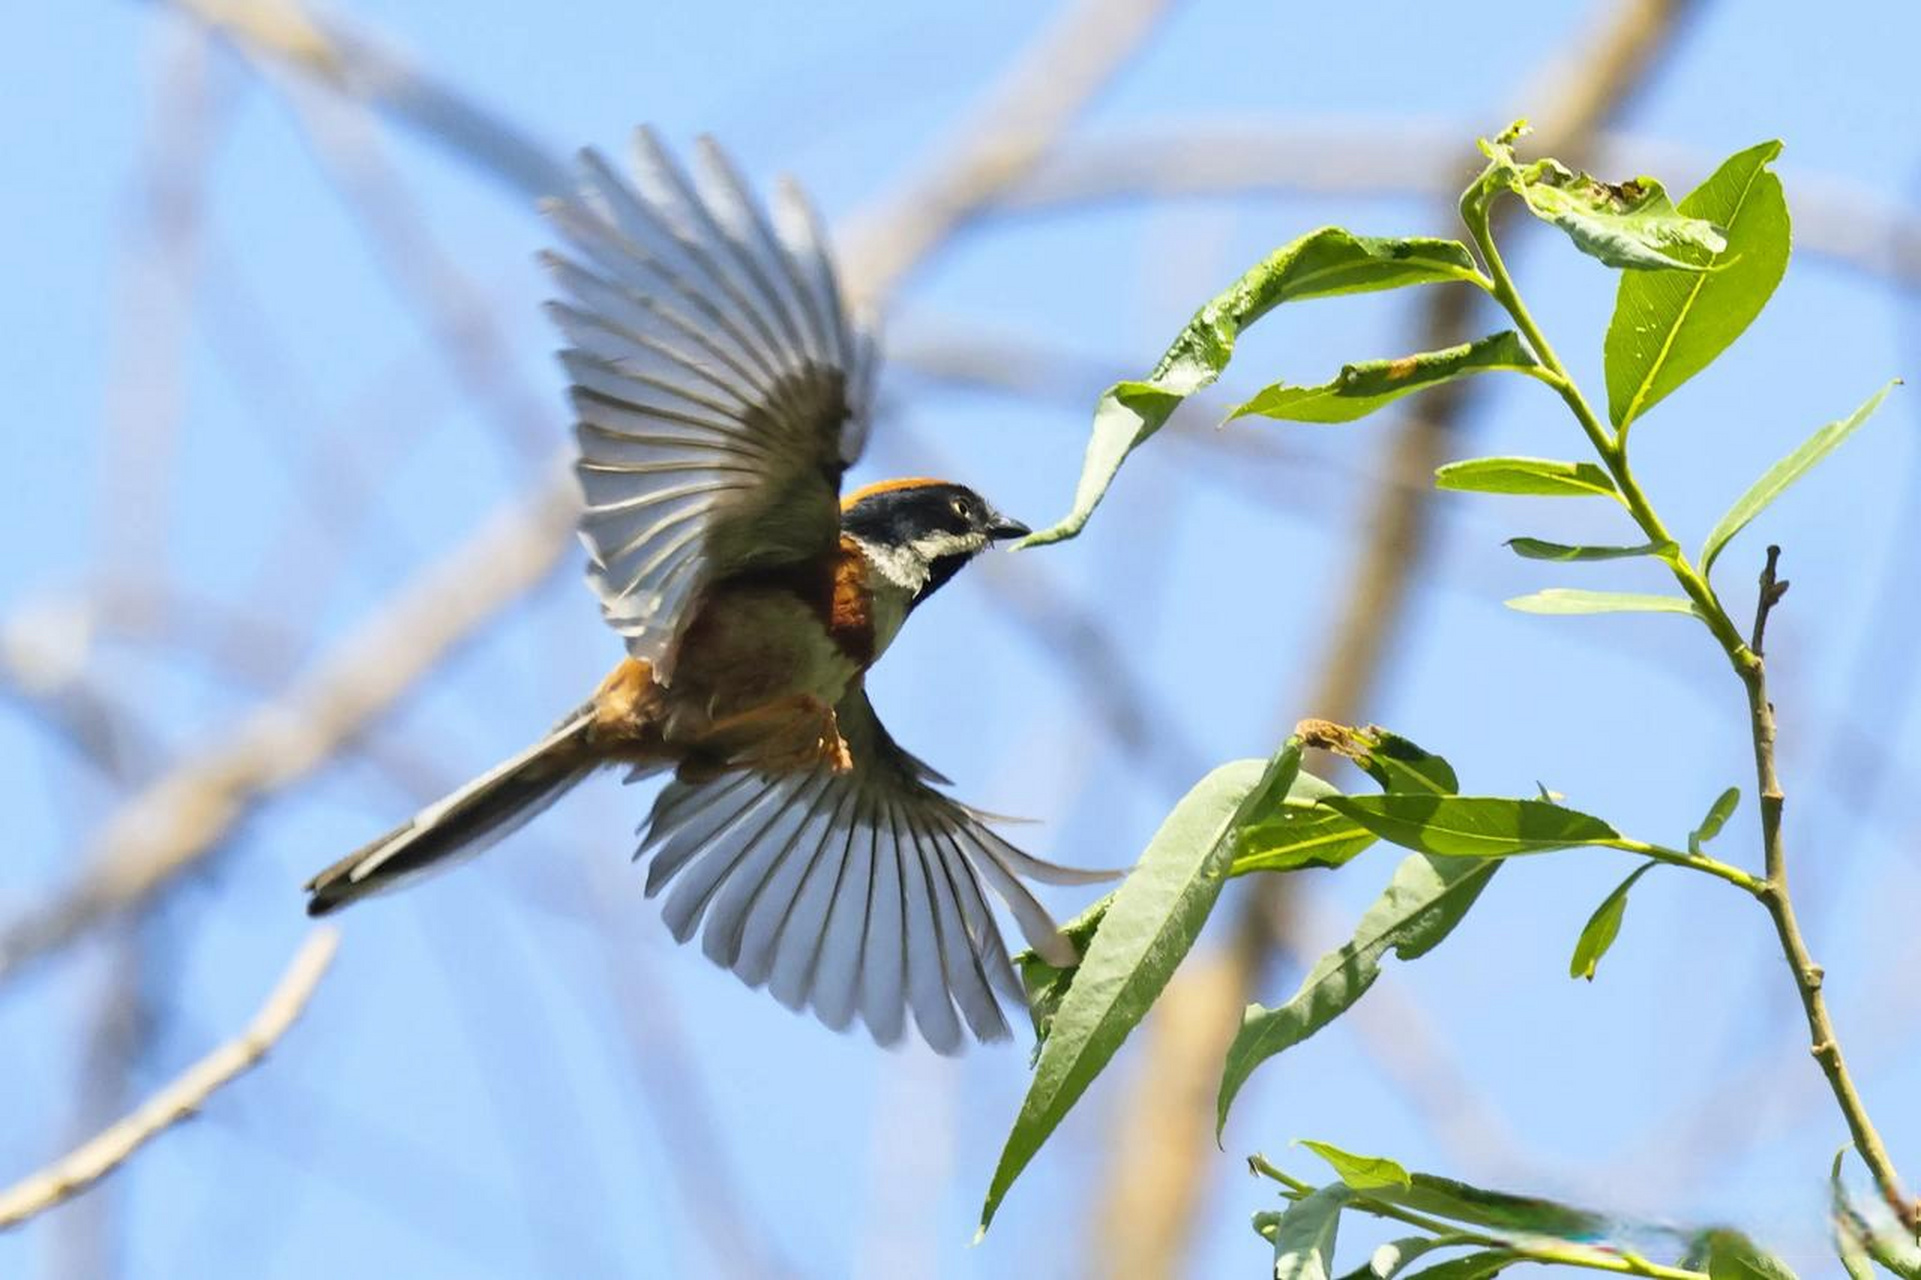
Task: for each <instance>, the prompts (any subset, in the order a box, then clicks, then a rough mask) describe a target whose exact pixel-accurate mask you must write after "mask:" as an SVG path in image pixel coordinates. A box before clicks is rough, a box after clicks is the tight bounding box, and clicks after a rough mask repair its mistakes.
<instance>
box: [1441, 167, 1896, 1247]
mask: <svg viewBox="0 0 1921 1280" xmlns="http://www.w3.org/2000/svg"><path fill="white" fill-rule="evenodd" d="M1462 212H1463V215H1464V216H1465V218H1466V221H1467V224H1468V228H1469V230H1470V231H1471V232H1472V233H1473V236H1474V242H1475V244H1476V245H1478V246H1479V248H1480V250H1481V255H1482V258H1483V260H1484V261H1485V262H1486V263H1487V268H1488V275H1489V277H1490V278H1491V279H1492V280H1493V282H1494V288H1493V290H1492V294H1493V297H1494V300H1495V301H1496V302H1498V303H1500V304H1501V307H1502V308H1503V309H1504V310H1505V311H1506V312H1507V313H1508V315H1509V316H1511V317H1513V319H1514V323H1515V326H1516V327H1517V328H1519V329H1520V331H1521V334H1522V336H1523V337H1525V338H1526V339H1527V341H1528V345H1529V346H1531V347H1532V348H1533V349H1534V354H1535V357H1536V358H1537V359H1539V360H1540V362H1541V366H1542V369H1543V370H1544V375H1543V376H1542V377H1541V381H1543V382H1546V383H1547V384H1548V385H1549V386H1552V387H1553V388H1554V389H1555V391H1556V392H1558V393H1559V394H1560V397H1561V399H1562V400H1563V401H1564V402H1566V404H1567V406H1568V409H1569V410H1570V411H1571V412H1572V413H1573V414H1574V417H1575V420H1576V421H1577V422H1579V423H1580V424H1581V430H1582V431H1583V432H1585V433H1586V434H1587V438H1588V442H1589V443H1590V444H1591V445H1593V446H1594V451H1595V453H1596V454H1597V455H1599V457H1600V459H1601V462H1602V463H1603V465H1605V466H1606V467H1607V470H1608V474H1609V475H1611V476H1612V477H1613V478H1614V483H1615V485H1616V487H1617V488H1619V490H1620V492H1621V499H1622V501H1623V503H1624V504H1625V505H1626V506H1627V509H1628V512H1629V514H1630V515H1632V516H1633V517H1634V521H1635V523H1636V524H1638V525H1639V526H1640V527H1641V530H1642V532H1643V533H1645V534H1646V535H1647V537H1648V540H1649V541H1651V542H1669V543H1671V542H1673V541H1674V539H1673V538H1672V537H1670V536H1669V534H1668V531H1667V526H1666V525H1665V524H1663V523H1662V521H1661V518H1660V516H1659V515H1658V514H1656V512H1655V510H1654V507H1653V506H1652V504H1650V503H1649V502H1648V499H1647V495H1646V494H1645V493H1643V492H1642V491H1641V487H1640V484H1639V483H1638V482H1637V481H1636V480H1635V478H1634V473H1633V471H1632V469H1631V468H1630V467H1629V466H1628V459H1627V444H1626V441H1625V439H1624V438H1623V437H1621V436H1620V435H1617V434H1616V433H1615V432H1613V431H1612V430H1610V429H1609V428H1608V427H1607V426H1606V425H1605V424H1604V423H1603V422H1602V421H1601V419H1600V417H1599V416H1598V415H1597V414H1596V413H1595V412H1594V409H1593V407H1592V406H1590V405H1589V404H1588V402H1587V397H1586V396H1584V395H1582V394H1581V389H1580V388H1579V387H1578V386H1576V385H1575V383H1574V379H1573V378H1571V377H1569V376H1568V372H1567V368H1566V366H1564V365H1563V364H1562V363H1561V359H1560V357H1559V356H1557V355H1555V353H1554V348H1553V347H1552V346H1551V345H1550V344H1549V343H1548V340H1547V336H1546V335H1545V334H1543V333H1542V332H1541V329H1540V326H1539V325H1537V324H1536V323H1535V322H1534V317H1533V315H1531V314H1530V313H1529V311H1528V309H1527V304H1526V303H1524V302H1522V300H1521V295H1520V293H1519V291H1518V290H1517V289H1516V288H1515V287H1514V278H1513V277H1512V276H1511V275H1509V274H1508V270H1507V264H1506V263H1505V262H1503V261H1502V259H1501V253H1500V250H1499V248H1497V247H1496V245H1495V243H1494V237H1493V233H1492V231H1491V230H1490V223H1489V220H1488V218H1487V217H1486V216H1485V211H1484V210H1472V209H1470V207H1469V206H1468V204H1467V203H1466V202H1463V206H1462ZM1779 556H1780V548H1778V547H1769V548H1768V560H1767V567H1766V568H1765V569H1764V570H1763V571H1762V574H1761V597H1760V601H1759V603H1758V605H1757V606H1756V608H1755V617H1754V630H1753V634H1752V638H1751V640H1750V639H1744V638H1743V637H1742V635H1741V631H1740V628H1738V627H1737V626H1736V625H1735V624H1734V620H1733V619H1732V618H1730V617H1729V616H1728V612H1727V610H1726V609H1724V608H1723V607H1722V606H1721V601H1720V599H1719V598H1718V597H1717V596H1716V595H1715V594H1714V589H1713V588H1712V587H1711V586H1710V585H1709V584H1708V581H1707V578H1706V577H1705V576H1704V575H1703V574H1702V573H1701V572H1700V571H1699V570H1697V569H1696V568H1695V567H1694V565H1693V563H1692V562H1691V561H1690V560H1689V559H1688V558H1687V556H1686V555H1684V554H1682V553H1680V552H1678V551H1677V552H1676V553H1675V554H1674V555H1672V556H1669V557H1664V558H1665V559H1666V561H1667V565H1668V568H1669V570H1670V571H1671V572H1672V573H1673V574H1674V580H1675V581H1676V582H1677V583H1678V584H1679V585H1680V587H1681V590H1682V591H1683V592H1685V593H1686V594H1687V597H1688V599H1689V600H1691V601H1693V603H1694V606H1695V610H1696V612H1697V613H1698V614H1699V615H1700V617H1701V619H1702V620H1703V621H1704V622H1706V623H1707V626H1708V630H1709V631H1711V632H1713V634H1714V638H1715V640H1716V641H1718V642H1719V643H1720V646H1721V650H1722V652H1723V653H1725V654H1726V655H1727V658H1728V661H1729V663H1730V664H1732V665H1733V667H1734V673H1735V675H1737V676H1738V677H1740V680H1741V683H1742V685H1743V686H1744V687H1745V688H1746V690H1747V698H1748V718H1749V722H1750V727H1751V733H1752V737H1753V740H1754V771H1755V780H1756V782H1757V783H1758V784H1759V787H1760V792H1761V797H1760V800H1761V847H1762V855H1763V865H1764V867H1765V870H1766V878H1765V879H1764V880H1762V881H1760V882H1759V883H1758V885H1757V884H1756V882H1755V881H1754V879H1753V877H1751V876H1745V875H1744V879H1745V880H1746V883H1743V882H1742V881H1738V880H1737V881H1734V883H1737V884H1741V885H1742V887H1743V888H1746V889H1748V891H1749V892H1750V893H1753V894H1754V896H1755V897H1756V898H1758V899H1759V900H1760V902H1761V903H1762V905H1763V906H1765V907H1766V908H1767V912H1768V915H1769V917H1770V918H1771V919H1772V920H1773V921H1774V930H1775V933H1776V934H1777V935H1778V936H1779V938H1780V941H1781V952H1782V954H1783V955H1784V956H1785V957H1786V958H1787V961H1788V967H1789V969H1790V970H1792V971H1793V974H1794V983H1795V988H1796V990H1797V991H1798V992H1799V993H1800V996H1801V1008H1802V1010H1803V1012H1805V1013H1806V1015H1807V1021H1808V1037H1809V1051H1810V1052H1811V1053H1812V1054H1813V1055H1814V1060H1815V1061H1816V1062H1817V1063H1819V1064H1820V1067H1821V1071H1822V1073H1823V1074H1824V1075H1826V1076H1827V1079H1828V1087H1829V1089H1830V1090H1831V1091H1832V1092H1833V1094H1834V1100H1835V1102H1836V1104H1837V1105H1839V1107H1840V1109H1841V1115H1842V1118H1843V1119H1844V1120H1845V1121H1846V1122H1847V1126H1848V1133H1849V1135H1850V1136H1851V1137H1852V1138H1853V1140H1854V1147H1855V1150H1856V1151H1858V1152H1859V1153H1860V1155H1861V1159H1862V1161H1863V1162H1864V1163H1866V1165H1867V1166H1868V1171H1869V1172H1870V1173H1871V1174H1872V1175H1873V1177H1874V1181H1875V1185H1876V1186H1877V1187H1878V1188H1879V1189H1880V1192H1881V1196H1882V1198H1883V1199H1884V1200H1886V1201H1887V1203H1888V1207H1889V1208H1890V1209H1892V1210H1893V1211H1894V1214H1895V1216H1896V1218H1898V1219H1899V1220H1900V1222H1901V1223H1902V1225H1903V1226H1904V1227H1906V1228H1907V1229H1908V1231H1909V1232H1911V1233H1915V1234H1917V1235H1921V1202H1916V1201H1912V1200H1910V1199H1908V1196H1907V1193H1906V1192H1904V1191H1903V1190H1902V1188H1901V1179H1900V1177H1899V1175H1897V1174H1896V1173H1895V1170H1894V1162H1893V1161H1892V1159H1890V1158H1889V1156H1888V1152H1887V1148H1886V1147H1885V1146H1884V1145H1883V1144H1882V1142H1881V1135H1880V1133H1879V1132H1878V1131H1877V1130H1876V1129H1875V1127H1874V1122H1873V1121H1872V1120H1870V1119H1869V1118H1868V1112H1867V1107H1866V1105H1865V1104H1864V1103H1863V1102H1862V1101H1861V1095H1860V1093H1859V1091H1858V1090H1856V1088H1855V1086H1854V1078H1853V1077H1852V1076H1851V1075H1850V1074H1849V1073H1848V1068H1847V1063H1846V1062H1845V1061H1844V1060H1843V1058H1842V1057H1841V1046H1840V1042H1839V1041H1838V1040H1837V1039H1836V1037H1835V1034H1834V1024H1833V1023H1832V1021H1830V1019H1829V1017H1828V1007H1827V1000H1826V998H1825V997H1824V996H1823V995H1822V994H1821V979H1822V969H1821V966H1820V965H1818V964H1816V963H1815V962H1814V957H1813V956H1812V955H1810V954H1809V952H1808V945H1807V940H1806V939H1805V938H1803V937H1802V936H1801V928H1800V925H1799V924H1798V923H1797V922H1796V920H1795V916H1794V904H1793V901H1792V900H1791V899H1790V897H1789V895H1788V871H1787V852H1786V849H1785V847H1784V845H1783V842H1782V839H1781V810H1782V806H1783V803H1784V797H1783V795H1782V792H1781V780H1780V777H1779V776H1778V775H1777V773H1776V772H1775V765H1774V706H1773V704H1772V703H1771V702H1770V701H1769V700H1768V687H1767V669H1766V666H1765V665H1764V663H1763V662H1762V659H1761V642H1762V637H1763V635H1764V633H1765V631H1766V628H1767V619H1768V612H1769V611H1770V610H1771V609H1772V608H1773V607H1774V605H1775V603H1776V602H1777V601H1779V600H1780V598H1781V594H1782V592H1784V591H1786V590H1787V584H1786V583H1783V582H1779V581H1777V580H1776V578H1775V575H1774V570H1775V564H1776V561H1777V560H1778V559H1779ZM1639 852H1644V853H1647V855H1648V856H1649V857H1660V854H1658V853H1655V852H1653V851H1651V850H1640V851H1639ZM1661 860H1662V861H1672V859H1668V858H1662V859H1661ZM1682 862H1683V864H1684V865H1689V866H1694V867H1696V868H1697V869H1698V870H1703V871H1710V873H1711V874H1719V872H1713V871H1711V869H1710V868H1708V867H1705V866H1701V865H1700V864H1699V863H1698V862H1696V861H1694V860H1693V859H1691V858H1686V859H1683V860H1682ZM1717 865H1718V864H1717ZM1721 878H1722V879H1732V878H1731V877H1729V876H1725V875H1724V876H1722V877H1721Z"/></svg>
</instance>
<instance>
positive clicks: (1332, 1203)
mask: <svg viewBox="0 0 1921 1280" xmlns="http://www.w3.org/2000/svg"><path fill="white" fill-rule="evenodd" d="M1350 1194H1351V1193H1350V1192H1349V1191H1348V1189H1347V1188H1346V1187H1344V1186H1342V1185H1341V1184H1340V1183H1338V1182H1337V1183H1334V1184H1333V1185H1332V1186H1326V1187H1322V1188H1321V1189H1320V1190H1318V1191H1315V1192H1312V1193H1310V1194H1309V1195H1306V1196H1304V1197H1302V1198H1301V1199H1299V1200H1297V1201H1295V1202H1294V1203H1293V1204H1292V1205H1291V1206H1289V1207H1288V1209H1287V1211H1286V1212H1285V1213H1283V1214H1282V1215H1281V1219H1280V1221H1279V1222H1277V1223H1276V1224H1275V1225H1274V1280H1329V1277H1330V1276H1332V1275H1333V1274H1334V1238H1335V1236H1336V1235H1337V1234H1338V1233H1339V1231H1340V1228H1341V1210H1342V1209H1344V1208H1346V1207H1347V1201H1348V1197H1349V1195H1350Z"/></svg>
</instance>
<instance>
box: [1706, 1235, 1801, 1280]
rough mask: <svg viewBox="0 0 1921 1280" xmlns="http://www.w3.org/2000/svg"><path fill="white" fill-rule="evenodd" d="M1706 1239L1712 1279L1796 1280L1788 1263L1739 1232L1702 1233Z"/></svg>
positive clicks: (1708, 1267)
mask: <svg viewBox="0 0 1921 1280" xmlns="http://www.w3.org/2000/svg"><path fill="white" fill-rule="evenodd" d="M1702 1240H1703V1242H1704V1243H1705V1244H1706V1246H1707V1271H1708V1275H1709V1277H1710V1278H1711V1280H1795V1275H1794V1272H1793V1271H1791V1270H1789V1269H1788V1265H1787V1263H1785V1262H1783V1261H1781V1260H1780V1259H1779V1258H1777V1257H1775V1256H1774V1255H1773V1254H1771V1253H1769V1252H1767V1251H1766V1250H1765V1249H1763V1248H1761V1247H1760V1246H1759V1245H1757V1244H1755V1243H1754V1241H1752V1240H1750V1239H1748V1238H1747V1237H1746V1236H1744V1235H1742V1234H1741V1233H1740V1232H1739V1231H1729V1230H1725V1229H1717V1230H1713V1231H1707V1232H1704V1233H1703V1234H1702Z"/></svg>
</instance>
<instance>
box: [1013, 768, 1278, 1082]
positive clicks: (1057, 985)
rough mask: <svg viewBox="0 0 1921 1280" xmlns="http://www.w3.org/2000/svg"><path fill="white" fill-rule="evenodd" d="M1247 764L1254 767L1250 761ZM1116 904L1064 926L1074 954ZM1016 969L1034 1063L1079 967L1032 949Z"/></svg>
mask: <svg viewBox="0 0 1921 1280" xmlns="http://www.w3.org/2000/svg"><path fill="white" fill-rule="evenodd" d="M1248 763H1250V764H1251V763H1253V762H1252V761H1249V762H1248ZM1113 904H1114V895H1113V894H1111V893H1110V894H1108V895H1106V896H1105V897H1103V898H1100V899H1098V900H1096V901H1095V903H1094V904H1093V905H1092V906H1090V907H1088V908H1087V910H1085V911H1083V912H1081V913H1080V914H1079V915H1078V916H1075V917H1074V918H1073V919H1072V920H1070V921H1068V922H1067V923H1066V924H1064V925H1062V926H1061V933H1062V934H1064V935H1065V936H1066V937H1067V940H1068V941H1069V942H1071V943H1073V944H1074V954H1075V955H1078V956H1084V955H1086V954H1087V944H1088V942H1089V941H1090V940H1091V939H1092V938H1093V936H1094V934H1095V932H1096V931H1097V930H1098V929H1099V928H1100V927H1101V921H1103V920H1105V919H1106V918H1107V909H1108V908H1109V907H1111V906H1112V905H1113ZM1014 967H1015V969H1016V970H1018V971H1019V973H1020V975H1021V987H1022V988H1023V989H1024V990H1025V991H1026V992H1027V1011H1028V1015H1029V1016H1030V1017H1031V1018H1032V1019H1033V1021H1034V1053H1033V1062H1030V1063H1029V1064H1028V1065H1029V1066H1032V1065H1033V1064H1034V1062H1039V1061H1040V1056H1041V1046H1042V1045H1044V1044H1046V1043H1047V1036H1048V1032H1050V1031H1051V1030H1052V1029H1053V1026H1054V1015H1055V1014H1056V1013H1058V1012H1060V1007H1061V1001H1062V1000H1063V999H1065V998H1066V996H1067V989H1068V988H1069V987H1070V986H1072V985H1073V983H1074V975H1075V974H1076V973H1078V972H1079V971H1080V965H1078V964H1074V965H1070V966H1069V967H1067V968H1065V969H1063V968H1059V967H1057V966H1055V965H1053V964H1050V963H1048V961H1047V960H1045V959H1043V958H1042V957H1041V955H1040V953H1039V952H1037V951H1035V950H1033V949H1032V948H1031V947H1030V948H1028V949H1027V950H1025V951H1022V952H1021V953H1020V954H1018V955H1016V956H1015V957H1014Z"/></svg>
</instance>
